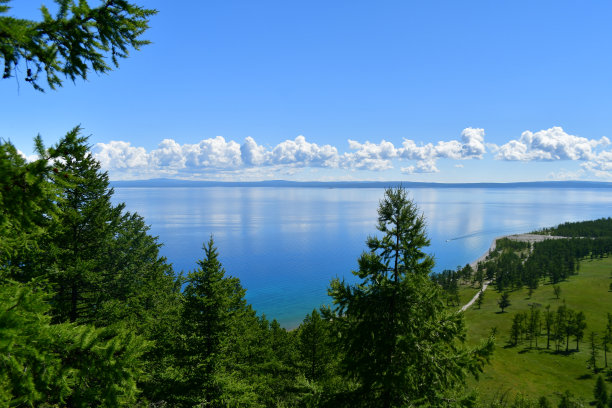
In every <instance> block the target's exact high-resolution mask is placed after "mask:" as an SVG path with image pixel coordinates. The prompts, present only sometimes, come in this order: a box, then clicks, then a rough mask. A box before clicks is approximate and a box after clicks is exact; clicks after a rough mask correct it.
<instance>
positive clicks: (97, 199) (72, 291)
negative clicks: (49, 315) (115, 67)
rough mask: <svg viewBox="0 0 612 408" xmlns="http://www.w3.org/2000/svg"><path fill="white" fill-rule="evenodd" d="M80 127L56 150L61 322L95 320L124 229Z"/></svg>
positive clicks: (55, 244) (54, 229) (53, 239)
mask: <svg viewBox="0 0 612 408" xmlns="http://www.w3.org/2000/svg"><path fill="white" fill-rule="evenodd" d="M80 131H81V129H80V127H76V128H74V129H72V130H71V131H70V132H68V133H67V134H66V136H65V137H64V138H62V139H61V140H60V141H59V143H58V144H57V145H56V146H55V147H54V148H52V149H51V153H52V155H53V156H54V157H55V160H54V163H53V165H54V167H53V171H54V177H53V182H54V184H56V186H58V187H59V188H60V189H61V192H60V201H59V204H58V208H59V213H58V217H57V220H56V222H54V223H52V224H51V226H50V237H49V238H50V239H49V242H48V248H49V249H48V251H49V254H50V255H51V257H50V258H51V259H52V260H53V264H52V265H49V268H50V269H51V268H53V269H54V270H55V271H56V273H55V274H54V275H52V281H53V283H54V284H55V290H56V293H57V295H56V297H55V299H54V303H55V313H56V316H57V321H60V322H63V321H70V322H76V321H79V322H82V323H89V322H93V321H94V320H95V313H96V311H98V310H99V309H100V307H99V305H100V302H101V296H103V293H104V290H103V287H104V285H103V283H104V281H105V277H106V276H105V275H107V274H108V271H107V265H106V257H105V254H106V250H107V249H108V247H109V246H110V245H111V244H110V243H111V241H112V240H113V238H114V236H115V234H116V233H117V231H118V229H119V225H120V223H121V216H122V211H123V208H124V205H123V204H121V205H118V206H114V205H112V204H111V196H112V194H113V190H112V189H110V188H109V181H108V175H107V173H102V172H101V170H100V164H99V163H98V162H97V161H96V160H95V159H94V158H93V156H92V155H91V154H90V152H89V146H88V145H87V144H86V142H87V138H86V137H83V136H80Z"/></svg>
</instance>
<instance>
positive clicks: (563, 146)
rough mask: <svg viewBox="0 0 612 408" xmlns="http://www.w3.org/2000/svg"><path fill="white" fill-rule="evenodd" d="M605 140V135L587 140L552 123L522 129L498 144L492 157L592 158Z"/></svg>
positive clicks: (603, 144) (517, 158) (535, 158)
mask: <svg viewBox="0 0 612 408" xmlns="http://www.w3.org/2000/svg"><path fill="white" fill-rule="evenodd" d="M609 144H610V140H609V139H608V138H607V137H605V136H604V137H602V138H601V139H599V140H594V139H591V140H589V139H587V138H584V137H579V136H574V135H570V134H568V133H566V132H565V131H564V130H563V129H562V128H561V127H558V126H555V127H552V128H550V129H546V130H540V131H538V132H535V133H533V132H531V131H529V130H527V131H525V132H523V133H522V134H521V137H520V139H519V140H511V141H509V142H508V143H506V144H504V145H502V146H500V147H499V149H498V151H497V155H496V156H495V158H496V159H498V160H512V161H514V160H519V161H532V160H538V161H552V160H592V159H594V158H595V157H596V151H595V149H596V148H597V147H600V146H607V145H609Z"/></svg>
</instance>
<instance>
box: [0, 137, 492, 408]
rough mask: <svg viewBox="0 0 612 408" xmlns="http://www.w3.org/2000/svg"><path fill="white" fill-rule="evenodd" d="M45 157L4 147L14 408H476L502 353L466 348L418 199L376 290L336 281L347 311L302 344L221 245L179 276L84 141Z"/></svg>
mask: <svg viewBox="0 0 612 408" xmlns="http://www.w3.org/2000/svg"><path fill="white" fill-rule="evenodd" d="M37 146H38V152H39V155H40V159H39V160H36V161H33V162H29V163H28V162H26V161H25V160H24V159H23V158H22V157H21V156H20V155H19V154H18V152H17V150H16V149H15V148H14V147H13V146H12V145H11V144H10V143H6V142H5V143H2V144H1V145H0V166H2V172H1V173H0V200H1V202H2V204H3V205H2V207H1V208H2V210H1V212H0V216H1V218H0V237H2V240H1V241H0V283H1V284H0V292H1V295H2V296H0V339H2V341H0V354H1V355H2V356H5V357H3V358H2V359H1V360H0V401H1V402H2V404H4V405H7V404H8V405H20V404H21V405H25V406H39V405H49V406H52V405H62V406H75V407H77V406H109V407H111V406H132V405H135V404H140V405H141V406H143V405H147V404H156V405H159V404H167V405H168V406H177V407H192V406H196V405H206V406H232V407H233V406H245V407H246V406H248V407H270V406H312V407H314V406H333V407H338V406H368V407H373V406H381V407H393V406H403V405H405V403H406V401H410V404H411V405H412V406H431V405H436V406H465V405H470V404H473V401H474V395H473V394H471V393H465V391H464V390H463V386H464V381H465V377H466V375H468V374H473V375H477V374H478V373H479V372H480V371H481V370H482V367H483V364H485V363H486V361H487V359H488V356H489V355H490V354H491V351H492V340H491V339H489V340H488V341H487V342H485V343H483V345H481V346H480V347H476V348H473V349H467V348H466V347H465V346H463V345H462V343H463V341H464V338H465V326H464V323H463V317H462V315H461V314H457V313H455V312H453V311H452V310H449V309H447V307H446V305H445V304H444V301H443V300H444V295H443V290H442V289H441V287H440V286H439V285H438V284H436V282H434V280H432V279H431V278H430V276H429V273H430V272H431V268H432V266H433V260H432V258H431V257H429V256H426V255H425V254H424V253H423V252H422V247H424V246H426V245H428V243H429V241H428V240H427V238H426V236H425V231H424V220H423V218H422V216H420V215H419V214H418V212H417V209H416V206H415V205H414V204H413V203H412V202H411V201H410V200H408V199H407V198H406V192H405V191H404V190H402V189H398V190H388V191H387V192H386V193H385V197H384V199H383V200H382V201H381V205H380V208H379V225H378V229H379V230H380V231H381V232H382V233H383V235H384V236H383V237H382V238H380V239H379V238H374V237H370V238H369V239H368V241H367V245H368V250H367V251H366V252H364V254H363V255H362V256H361V258H360V259H359V270H358V271H356V272H354V273H355V274H356V275H357V276H359V277H360V278H361V279H362V280H363V282H362V283H361V284H359V285H347V284H345V283H344V282H340V281H338V280H335V281H333V282H332V284H331V288H330V295H331V297H332V299H333V301H334V305H333V307H327V308H324V309H322V310H321V311H318V310H316V309H315V310H313V311H312V313H310V314H309V315H308V316H306V318H305V319H304V321H303V323H302V324H301V325H300V326H299V328H297V329H296V330H293V331H291V332H288V331H286V330H285V329H283V328H282V327H280V325H279V324H278V322H276V321H275V320H272V321H270V320H268V319H267V318H266V317H265V316H260V315H258V314H257V313H256V312H255V311H254V310H253V309H252V308H251V306H250V305H249V304H247V302H246V300H245V298H244V295H245V290H244V288H242V286H241V284H240V281H239V280H238V279H237V278H234V277H231V276H228V275H227V274H226V272H225V270H224V269H223V266H222V265H221V263H220V262H219V257H218V251H217V248H216V247H215V245H214V241H213V239H212V237H211V238H210V239H209V241H208V242H206V243H205V245H204V247H203V257H202V259H201V260H200V261H199V262H198V263H197V268H196V269H195V270H193V271H192V272H190V273H189V274H188V275H187V276H177V275H175V273H174V271H173V270H172V267H171V265H169V264H168V263H167V261H166V259H164V258H163V257H161V256H160V255H159V246H160V244H159V243H158V242H157V239H156V238H155V237H152V236H151V235H149V233H148V226H147V225H146V224H145V222H144V220H143V219H142V217H140V216H139V215H137V214H131V213H129V212H126V211H125V208H124V205H123V204H121V205H113V204H112V203H111V197H112V194H113V190H112V189H111V188H109V181H108V175H107V174H106V173H105V172H102V171H101V169H100V165H99V163H98V162H97V161H96V160H95V159H94V158H93V156H92V155H91V154H90V152H89V148H88V146H87V138H85V137H82V136H81V135H80V129H79V128H78V127H77V128H75V129H73V130H72V131H71V132H69V133H68V134H67V135H66V136H65V137H64V138H62V139H61V140H60V142H59V143H58V144H57V145H55V146H53V147H51V148H48V149H46V148H44V147H43V145H42V142H41V141H40V140H37ZM16 203H19V205H17V204H16ZM464 269H465V270H464V271H463V275H462V276H463V277H464V279H469V276H470V274H471V272H470V271H471V268H469V267H466V268H464ZM417 350H419V351H417ZM6 356H8V357H6Z"/></svg>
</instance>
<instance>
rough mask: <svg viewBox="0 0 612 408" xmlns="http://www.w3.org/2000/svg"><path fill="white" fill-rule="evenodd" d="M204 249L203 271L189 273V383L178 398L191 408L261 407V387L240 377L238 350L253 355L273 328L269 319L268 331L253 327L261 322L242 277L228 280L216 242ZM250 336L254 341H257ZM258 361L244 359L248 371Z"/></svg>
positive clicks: (183, 361) (185, 347) (185, 352)
mask: <svg viewBox="0 0 612 408" xmlns="http://www.w3.org/2000/svg"><path fill="white" fill-rule="evenodd" d="M203 249H204V255H205V256H204V259H202V260H200V261H198V269H196V270H195V271H193V272H190V273H189V275H188V277H187V284H186V286H185V289H184V291H183V296H184V307H183V313H182V319H181V322H182V327H181V336H182V346H181V349H180V357H179V362H180V366H181V367H182V368H183V371H184V374H183V378H184V379H183V381H182V386H181V387H180V388H178V389H175V390H174V393H175V396H174V397H175V398H177V399H178V400H179V401H181V402H180V403H181V404H183V405H185V406H194V405H197V404H209V405H213V406H218V405H225V404H228V403H229V405H240V404H248V405H252V406H255V404H254V402H253V400H256V399H257V396H256V394H255V390H254V387H255V385H256V384H249V383H247V382H245V381H242V380H241V379H240V377H239V376H238V375H236V374H238V373H240V367H238V366H237V364H238V363H239V362H240V361H241V360H242V359H241V358H239V357H238V356H237V355H236V353H237V350H236V348H239V349H246V350H245V351H248V348H252V347H253V346H255V345H256V344H257V343H263V342H262V338H261V335H260V334H259V333H260V332H261V331H262V330H263V331H264V332H267V330H268V325H269V323H268V322H267V320H264V321H262V323H263V327H261V326H260V327H259V328H256V327H253V326H252V323H256V322H257V320H256V319H255V316H254V314H251V313H250V308H248V307H247V305H246V301H245V300H244V294H245V290H244V289H243V288H242V286H241V285H240V281H239V280H238V279H237V278H233V277H226V276H225V270H224V269H223V267H222V265H221V262H220V261H219V254H218V252H217V248H216V247H215V245H214V241H213V238H212V237H211V238H210V240H209V241H208V242H207V243H206V244H205V245H204V246H203ZM249 318H250V319H249ZM249 336H254V341H253V342H250V341H249V340H248V338H249ZM245 342H246V344H245ZM243 345H244V347H243ZM262 347H263V349H260V350H259V351H258V354H265V351H264V350H265V349H266V346H265V345H263V344H262ZM254 357H255V356H253V355H252V354H247V355H246V356H243V357H242V358H243V359H244V360H245V361H244V364H246V365H247V366H248V368H251V367H254V366H255V365H256V364H257V361H254V360H253V358H254ZM242 377H243V378H244V376H242Z"/></svg>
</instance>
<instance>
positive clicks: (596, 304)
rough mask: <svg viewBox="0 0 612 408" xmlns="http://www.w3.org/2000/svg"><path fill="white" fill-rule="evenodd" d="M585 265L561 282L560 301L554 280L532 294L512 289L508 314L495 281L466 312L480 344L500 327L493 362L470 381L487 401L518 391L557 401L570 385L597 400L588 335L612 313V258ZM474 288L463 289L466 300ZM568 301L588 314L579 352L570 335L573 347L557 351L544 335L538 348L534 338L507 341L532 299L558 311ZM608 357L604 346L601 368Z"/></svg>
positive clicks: (473, 336)
mask: <svg viewBox="0 0 612 408" xmlns="http://www.w3.org/2000/svg"><path fill="white" fill-rule="evenodd" d="M580 266H581V268H580V272H579V274H578V275H575V276H572V277H570V279H569V280H567V281H563V282H561V283H560V284H559V285H560V287H561V291H562V292H561V296H560V299H559V300H557V299H556V298H555V296H554V294H553V288H552V285H550V284H543V285H541V286H540V287H539V288H538V289H537V290H536V291H535V292H534V293H533V295H532V296H531V298H529V296H528V290H527V289H522V290H517V291H513V292H511V293H510V300H511V302H512V305H511V306H510V307H508V308H507V309H506V311H505V313H500V309H499V307H498V305H497V300H498V299H499V297H500V294H499V293H498V292H497V291H496V290H495V288H494V287H492V286H491V287H489V288H488V289H487V291H486V292H485V300H484V303H483V305H482V308H481V309H478V306H477V305H475V304H474V305H473V306H472V307H471V308H470V309H468V310H467V311H466V312H465V317H466V322H467V327H468V341H469V342H472V343H476V342H478V341H479V340H480V339H482V338H484V337H486V336H487V334H488V333H489V332H490V331H491V329H492V328H494V327H496V328H497V342H496V343H497V348H496V350H495V354H494V356H493V358H492V360H491V365H489V366H487V367H486V368H485V372H484V374H483V375H482V376H481V378H480V380H479V381H473V382H472V383H471V384H470V386H471V387H473V388H477V389H478V390H479V391H480V394H481V397H482V399H483V400H484V401H488V400H491V399H493V398H496V397H499V396H500V395H502V394H503V393H510V394H514V393H518V392H521V393H523V394H525V395H527V396H529V397H532V398H536V397H540V396H542V395H545V396H547V397H548V398H549V399H551V400H553V401H557V400H558V398H559V393H560V392H563V391H565V390H569V391H571V392H572V393H573V394H574V395H575V396H577V397H580V398H582V399H583V400H584V401H586V402H588V401H591V400H592V399H593V397H592V395H593V387H594V385H595V380H596V378H597V377H596V376H595V375H593V374H592V370H590V369H588V368H587V360H588V358H589V356H590V346H589V335H590V333H591V331H595V332H598V333H600V334H601V333H603V331H604V329H605V325H606V313H609V312H612V292H610V291H609V286H610V282H612V279H611V276H612V275H611V271H612V258H604V259H602V260H594V261H591V260H583V261H581V265H580ZM474 293H475V291H474V289H472V288H467V287H466V288H464V289H463V290H462V294H461V299H462V301H463V300H465V299H468V298H469V297H470V296H473V294H474ZM564 300H565V302H566V304H567V306H568V307H569V308H571V309H574V310H576V311H583V312H584V313H585V315H586V319H587V329H586V331H585V336H584V339H583V341H582V342H581V343H580V351H578V352H576V351H574V349H575V346H576V342H575V341H573V337H572V339H571V340H570V352H569V353H567V354H566V353H564V352H563V353H558V354H557V353H555V352H554V351H553V345H552V344H551V349H550V350H546V336H545V335H544V336H542V337H540V338H539V340H538V343H539V344H538V345H539V349H535V347H534V348H532V349H529V342H523V343H522V344H519V345H518V346H516V347H510V346H509V345H508V343H509V339H510V327H511V325H512V319H513V316H514V315H515V314H516V313H517V312H524V311H527V310H528V309H529V304H531V303H533V302H536V303H539V304H541V305H542V308H544V307H545V306H546V305H550V306H551V310H555V311H556V309H557V307H558V306H559V305H561V304H562V302H563V301H564ZM600 338H601V336H600ZM563 350H564V349H563ZM603 362H604V359H603V352H601V351H600V358H599V362H598V367H602V366H603ZM611 365H612V353H608V366H611ZM608 384H610V383H608ZM609 388H610V386H609Z"/></svg>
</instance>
